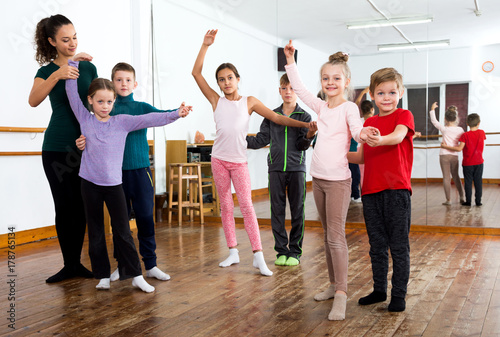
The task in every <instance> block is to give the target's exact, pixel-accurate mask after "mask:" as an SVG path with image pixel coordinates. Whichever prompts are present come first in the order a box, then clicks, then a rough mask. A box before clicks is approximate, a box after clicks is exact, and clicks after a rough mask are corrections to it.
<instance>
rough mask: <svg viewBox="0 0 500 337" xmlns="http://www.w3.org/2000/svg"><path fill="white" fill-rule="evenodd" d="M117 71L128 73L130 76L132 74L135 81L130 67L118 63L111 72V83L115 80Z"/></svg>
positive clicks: (132, 68) (126, 64) (132, 69)
mask: <svg viewBox="0 0 500 337" xmlns="http://www.w3.org/2000/svg"><path fill="white" fill-rule="evenodd" d="M117 71H129V72H131V73H132V74H134V81H135V69H134V67H132V66H131V65H130V64H128V63H125V62H120V63H117V64H116V65H115V66H114V67H113V69H112V70H111V81H113V80H114V79H115V74H116V72H117Z"/></svg>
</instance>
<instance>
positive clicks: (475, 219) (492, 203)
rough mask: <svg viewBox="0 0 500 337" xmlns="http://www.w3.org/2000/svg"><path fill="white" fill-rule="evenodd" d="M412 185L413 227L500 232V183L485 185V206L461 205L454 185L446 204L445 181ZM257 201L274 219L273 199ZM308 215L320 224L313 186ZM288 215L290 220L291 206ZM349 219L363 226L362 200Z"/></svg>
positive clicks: (266, 216) (350, 224) (262, 212)
mask: <svg viewBox="0 0 500 337" xmlns="http://www.w3.org/2000/svg"><path fill="white" fill-rule="evenodd" d="M412 188H413V194H412V197H411V201H412V210H411V212H412V216H411V224H412V229H413V230H415V231H417V230H418V231H430V232H443V233H465V234H489V235H500V221H499V219H500V186H499V185H498V184H484V185H483V198H482V204H483V206H481V207H477V206H475V205H473V206H471V207H467V206H462V205H460V203H459V201H460V200H459V196H458V193H457V192H456V190H454V189H453V188H454V187H453V186H452V200H451V202H452V205H451V206H444V205H442V203H443V202H444V201H445V197H444V192H443V186H442V184H441V183H431V182H429V183H427V184H423V183H413V184H412ZM253 201H254V208H255V213H256V214H257V218H259V219H270V217H271V211H270V206H269V199H268V198H267V197H266V196H263V197H258V198H254V200H253ZM473 204H474V203H473ZM235 217H237V218H241V217H242V216H241V212H240V210H239V208H238V207H236V208H235ZM305 217H306V220H307V223H308V224H311V223H312V222H318V223H319V215H318V212H317V209H316V205H315V204H314V197H313V194H312V189H309V190H308V191H307V196H306V201H305ZM286 218H287V219H290V210H289V207H288V205H287V210H286ZM346 222H347V226H348V227H351V228H363V226H364V217H363V205H362V204H361V203H354V202H351V203H350V205H349V211H348V214H347V220H346ZM319 226H320V225H319Z"/></svg>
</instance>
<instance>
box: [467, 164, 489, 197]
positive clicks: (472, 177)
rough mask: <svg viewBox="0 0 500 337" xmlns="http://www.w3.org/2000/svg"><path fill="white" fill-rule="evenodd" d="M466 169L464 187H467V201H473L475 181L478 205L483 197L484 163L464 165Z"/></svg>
mask: <svg viewBox="0 0 500 337" xmlns="http://www.w3.org/2000/svg"><path fill="white" fill-rule="evenodd" d="M462 167H463V170H464V189H465V202H466V203H469V204H470V203H471V200H472V182H474V189H475V190H476V193H475V198H476V205H480V204H481V197H482V196H483V167H484V164H480V165H471V166H462Z"/></svg>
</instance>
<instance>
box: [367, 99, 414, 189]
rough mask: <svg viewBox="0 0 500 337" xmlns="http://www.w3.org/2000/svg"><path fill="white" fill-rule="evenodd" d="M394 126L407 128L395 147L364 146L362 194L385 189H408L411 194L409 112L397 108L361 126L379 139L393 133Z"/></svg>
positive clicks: (411, 155) (411, 126) (411, 161)
mask: <svg viewBox="0 0 500 337" xmlns="http://www.w3.org/2000/svg"><path fill="white" fill-rule="evenodd" d="M397 125H405V126H406V127H408V133H407V134H406V136H405V138H404V139H403V141H402V142H401V143H399V144H397V145H385V146H376V147H371V146H369V145H368V144H363V151H364V160H365V172H364V178H363V186H362V189H361V191H362V194H363V195H365V194H372V193H377V192H380V191H384V190H401V189H407V190H409V191H410V193H411V169H412V165H413V134H414V133H415V122H414V121H413V115H412V113H411V112H410V111H408V110H404V109H397V110H396V111H394V112H393V113H391V114H390V115H387V116H379V115H376V116H373V117H371V118H368V119H367V120H366V121H365V124H364V126H373V127H376V128H377V129H379V130H380V134H381V135H382V136H385V135H388V134H390V133H392V132H393V131H394V129H395V128H396V126H397Z"/></svg>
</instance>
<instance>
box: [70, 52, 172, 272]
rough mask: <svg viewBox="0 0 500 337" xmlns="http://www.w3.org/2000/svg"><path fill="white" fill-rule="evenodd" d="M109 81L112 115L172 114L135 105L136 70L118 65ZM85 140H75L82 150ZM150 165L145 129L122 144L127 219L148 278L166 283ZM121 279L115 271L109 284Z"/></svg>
mask: <svg viewBox="0 0 500 337" xmlns="http://www.w3.org/2000/svg"><path fill="white" fill-rule="evenodd" d="M111 80H112V82H113V84H114V86H115V90H116V93H117V97H116V101H115V104H114V108H113V111H112V112H111V115H112V116H114V115H121V114H127V115H143V114H147V113H150V112H165V113H171V112H172V111H175V109H173V110H159V109H157V108H155V107H153V106H152V105H150V104H148V103H144V102H137V101H134V97H133V91H134V89H135V88H136V87H137V82H136V80H135V69H134V68H133V67H132V66H131V65H130V64H128V63H124V62H121V63H118V64H116V65H115V66H114V67H113V70H112V71H111ZM84 140H85V137H83V136H81V137H80V138H79V139H78V140H77V145H78V147H79V148H80V149H81V150H83V148H82V145H83V147H84ZM149 167H150V163H149V145H148V140H147V129H142V130H137V131H133V132H130V133H129V134H128V136H127V141H126V143H125V153H124V156H123V167H122V171H123V172H122V173H123V178H122V179H123V184H122V186H123V190H124V192H125V198H126V200H127V208H128V212H129V215H130V213H131V211H132V209H133V210H134V214H135V219H136V224H137V238H138V239H139V253H140V254H141V256H142V260H143V261H144V267H145V269H146V276H147V277H154V278H157V279H158V280H162V281H166V280H169V279H170V276H169V275H168V274H166V273H164V272H163V271H161V270H160V269H159V268H158V267H157V265H156V253H155V251H156V240H155V222H154V219H153V208H154V187H153V177H152V174H151V169H150V168H149ZM119 278H120V275H119V273H118V269H116V270H115V271H114V272H113V273H112V274H111V281H116V280H118V279H119Z"/></svg>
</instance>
